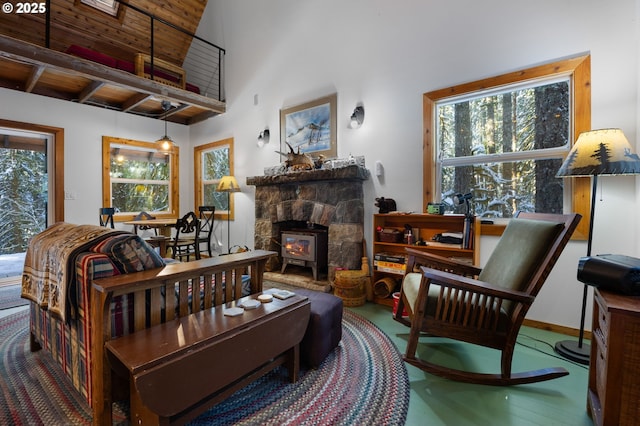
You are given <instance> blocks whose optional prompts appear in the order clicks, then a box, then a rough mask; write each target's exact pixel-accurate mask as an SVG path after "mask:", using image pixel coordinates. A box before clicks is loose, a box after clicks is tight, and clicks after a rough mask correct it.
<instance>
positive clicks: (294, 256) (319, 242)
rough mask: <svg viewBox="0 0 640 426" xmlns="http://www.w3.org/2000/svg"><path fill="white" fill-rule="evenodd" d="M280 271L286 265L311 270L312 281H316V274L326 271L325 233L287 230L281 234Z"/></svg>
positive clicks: (283, 269)
mask: <svg viewBox="0 0 640 426" xmlns="http://www.w3.org/2000/svg"><path fill="white" fill-rule="evenodd" d="M280 236H281V239H280V241H281V242H282V243H281V246H282V250H281V256H282V270H281V271H280V273H281V274H284V271H285V269H287V265H297V266H302V267H305V268H311V270H312V271H313V279H314V280H316V281H318V272H319V271H320V272H322V273H324V272H326V270H327V231H326V230H323V229H305V230H297V229H289V230H286V231H283V232H282V233H281V235H280Z"/></svg>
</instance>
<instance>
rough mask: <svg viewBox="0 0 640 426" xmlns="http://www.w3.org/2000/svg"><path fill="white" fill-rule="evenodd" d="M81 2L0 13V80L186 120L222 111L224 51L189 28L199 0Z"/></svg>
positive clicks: (57, 1) (65, 0)
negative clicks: (111, 7) (102, 5)
mask: <svg viewBox="0 0 640 426" xmlns="http://www.w3.org/2000/svg"><path fill="white" fill-rule="evenodd" d="M85 2H86V0H85V1H83V0H51V1H50V2H48V4H49V6H48V7H49V9H48V10H47V11H46V12H47V13H34V14H18V13H3V14H0V87H3V88H7V89H11V90H18V91H22V92H27V93H33V94H38V95H42V96H48V97H52V98H56V99H62V100H66V101H70V102H76V103H82V104H85V105H91V106H96V107H101V108H106V109H110V110H115V111H121V112H126V113H130V114H136V115H141V116H145V117H150V118H156V119H164V118H165V116H166V119H167V121H171V122H175V123H180V124H186V125H189V124H194V123H198V122H201V121H204V120H206V119H208V118H209V117H212V116H215V115H218V114H222V113H224V112H225V110H226V105H225V97H224V82H223V68H224V55H225V51H224V49H222V48H220V47H218V46H215V45H214V44H212V43H209V42H208V41H206V40H203V39H201V38H200V37H197V36H196V35H195V34H194V33H195V31H196V29H197V27H198V24H199V23H200V18H201V16H202V13H203V12H204V9H205V7H206V1H201V0H183V1H180V2H169V1H166V0H160V1H150V0H144V1H141V0H129V1H127V2H124V1H122V0H115V2H116V3H118V8H117V11H116V13H115V15H113V14H110V13H107V12H104V11H101V10H98V9H96V8H94V7H92V6H90V5H87V4H85ZM162 101H169V102H171V108H170V109H169V110H168V111H167V112H166V113H165V111H164V110H163V108H162Z"/></svg>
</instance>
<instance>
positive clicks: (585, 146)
mask: <svg viewBox="0 0 640 426" xmlns="http://www.w3.org/2000/svg"><path fill="white" fill-rule="evenodd" d="M638 173H640V158H638V155H637V154H636V153H635V151H634V149H633V148H632V147H631V144H630V143H629V141H628V140H627V138H626V137H625V136H624V133H622V130H620V129H601V130H591V131H588V132H584V133H581V134H580V136H579V137H578V140H577V141H576V143H575V144H574V145H573V148H572V149H571V151H570V152H569V155H568V156H567V158H566V160H565V161H564V163H562V166H561V167H560V170H558V173H557V174H556V177H576V176H591V182H592V187H591V220H590V221H589V237H588V240H587V257H589V256H591V241H592V237H593V222H594V213H595V201H596V189H597V186H598V176H599V175H623V174H638ZM587 289H588V287H587V284H585V285H584V289H583V292H582V314H581V317H580V335H579V339H578V341H577V342H576V341H573V340H564V341H560V342H557V343H556V346H555V350H556V352H557V353H558V354H560V355H562V356H564V357H565V358H568V359H570V360H572V361H575V362H578V363H580V364H589V355H590V351H591V349H590V347H589V345H587V344H584V343H583V339H584V320H585V313H586V312H585V311H586V308H587Z"/></svg>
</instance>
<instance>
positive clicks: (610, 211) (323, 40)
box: [0, 0, 640, 328]
mask: <svg viewBox="0 0 640 426" xmlns="http://www.w3.org/2000/svg"><path fill="white" fill-rule="evenodd" d="M639 3H640V0H615V1H613V2H612V1H605V0H583V1H575V0H573V1H571V0H560V1H558V0H540V1H536V2H531V1H530V2H524V1H520V2H515V1H513V0H485V1H482V2H479V1H477V0H457V1H456V2H446V1H439V2H435V1H427V0H397V1H394V2H389V1H382V0H305V1H295V0H270V1H269V2H265V1H260V0H234V1H225V0H209V2H208V6H207V9H206V11H205V16H204V18H203V21H202V23H201V26H200V29H199V30H198V34H199V35H201V36H202V37H204V38H205V39H209V40H211V41H213V42H214V43H216V44H219V45H221V46H223V47H224V48H226V49H227V55H226V69H225V70H226V94H227V113H225V114H224V115H221V116H218V117H215V118H213V119H209V120H207V121H205V122H203V123H199V124H197V125H193V126H191V127H185V126H181V125H176V124H171V123H170V124H169V134H170V135H171V137H172V138H173V139H174V140H175V141H177V143H178V145H180V146H181V153H180V154H181V180H180V197H181V198H180V211H182V212H184V211H187V210H190V209H192V208H193V189H192V179H193V159H192V151H191V148H192V147H193V146H196V145H201V144H203V143H207V142H211V141H215V140H219V139H223V138H227V137H233V138H234V140H235V174H236V176H237V177H238V180H239V182H240V184H241V185H242V190H243V192H242V193H237V194H234V196H235V197H236V219H235V221H233V222H232V224H231V243H232V245H233V244H246V245H248V246H250V247H252V246H253V234H254V233H253V226H254V207H253V195H254V188H253V187H247V186H246V185H245V184H244V182H245V179H246V177H248V176H255V175H261V174H262V173H263V169H264V167H265V166H270V165H275V164H278V163H279V162H280V158H279V155H277V154H276V153H275V152H274V151H275V150H277V149H279V142H278V141H279V110H280V109H281V108H284V107H289V106H293V105H297V104H300V103H303V102H306V101H309V100H313V99H315V98H318V97H321V96H325V95H328V94H331V93H337V94H338V123H337V124H338V154H339V156H343V157H344V156H348V155H349V154H353V155H365V156H366V161H367V166H368V167H369V168H372V167H373V165H374V163H375V161H376V160H380V161H382V162H383V164H384V169H385V175H384V178H383V179H379V178H377V177H375V176H372V178H371V179H370V180H369V181H368V182H367V183H366V187H365V197H366V200H365V208H366V217H367V222H366V224H365V225H366V226H367V228H368V229H369V228H370V226H371V219H370V218H371V215H372V214H373V213H375V212H376V211H377V209H376V208H374V201H373V200H374V198H375V197H378V196H385V197H391V198H394V199H396V201H397V202H398V208H399V209H400V210H406V211H421V210H422V206H421V203H422V192H421V191H422V188H421V175H422V161H421V158H422V94H423V93H424V92H428V91H431V90H435V89H439V88H443V87H448V86H452V85H456V84H459V83H463V82H467V81H472V80H477V79H481V78H484V77H490V76H494V75H498V74H502V73H505V72H509V71H513V70H517V69H521V68H526V67H530V66H533V65H536V64H540V63H545V62H549V61H553V60H557V59H561V58H565V57H568V56H574V55H578V54H583V53H585V52H589V53H590V54H591V56H592V128H602V127H620V128H622V129H623V130H624V131H625V133H626V135H627V137H628V138H629V140H630V141H631V142H632V144H635V145H637V133H638V132H637V128H638V121H639V117H638V110H639V104H640V101H639V100H638V96H637V95H638V82H639V80H640V78H639V76H638V65H639V59H640V46H639V43H638V35H639V34H638V16H639V13H638V4H639ZM255 95H257V97H258V104H257V105H254V97H255ZM359 102H361V103H362V104H363V105H364V107H365V113H366V116H365V121H364V125H363V126H362V128H360V129H358V130H352V129H349V128H348V127H347V125H348V119H349V116H350V115H351V113H352V111H353V109H354V107H355V106H356V104H357V103H359ZM0 117H1V118H4V119H9V120H16V121H25V122H31V123H37V124H43V125H51V126H57V127H63V128H64V129H65V175H66V181H65V189H66V190H67V191H71V192H75V193H76V194H77V199H76V200H68V201H66V202H65V211H66V218H65V219H66V220H67V221H69V222H76V223H95V221H96V220H97V219H96V210H97V208H98V207H100V205H101V185H102V184H101V158H100V156H101V151H100V146H101V137H102V135H110V136H117V137H123V138H131V139H139V140H147V141H153V140H156V139H157V138H158V137H159V136H161V135H162V134H163V131H164V129H163V126H162V123H160V122H159V121H157V120H151V119H145V118H140V117H135V116H131V115H126V114H122V113H117V112H113V111H108V110H104V109H100V108H96V107H89V106H82V105H77V104H73V103H69V102H61V101H56V100H53V99H48V98H43V97H40V96H35V95H30V94H23V93H20V92H14V91H10V90H5V89H0ZM265 126H266V127H269V129H270V130H271V144H270V145H268V146H266V147H265V148H263V149H258V148H257V147H256V139H257V136H258V134H259V133H260V132H261V131H262V130H263V129H264V128H265ZM599 181H600V183H601V185H600V188H602V201H598V202H597V206H596V208H597V210H596V222H595V236H594V244H593V247H594V249H593V252H594V254H596V253H607V252H611V253H621V254H628V255H632V256H639V255H640V244H639V243H638V242H636V241H637V240H638V229H637V215H636V214H635V213H633V212H635V211H637V208H638V198H640V189H639V188H637V186H636V180H635V178H633V177H608V178H601V179H600V180H599ZM599 198H600V191H598V200H599ZM217 232H218V236H219V238H221V239H222V240H223V241H224V242H225V243H226V224H222V225H220V224H219V228H218V230H217ZM369 238H371V237H369ZM224 245H225V246H226V244H224ZM494 245H495V238H492V237H483V239H482V247H481V258H482V261H483V262H484V261H485V260H486V258H487V257H488V255H489V253H490V252H491V249H492V248H493V246H494ZM370 246H371V245H370V244H369V248H370ZM585 253H586V244H584V243H583V242H571V243H570V244H569V246H568V248H567V249H566V250H565V253H564V254H563V256H562V257H561V259H560V261H559V263H558V265H557V266H556V268H555V269H554V271H553V272H552V274H551V277H550V279H549V282H548V283H547V285H546V287H545V288H544V289H543V291H542V293H541V294H540V296H539V297H538V300H537V301H536V303H535V304H534V306H533V308H532V310H531V311H530V315H529V318H531V319H535V320H540V321H545V322H550V323H556V324H561V325H565V326H568V327H576V328H577V327H578V325H579V316H580V304H581V299H582V284H581V283H579V282H578V281H577V280H576V267H577V261H578V258H579V257H580V256H584V255H585ZM588 312H589V318H588V320H587V325H588V326H589V324H590V323H591V320H590V312H591V306H590V305H589V308H588Z"/></svg>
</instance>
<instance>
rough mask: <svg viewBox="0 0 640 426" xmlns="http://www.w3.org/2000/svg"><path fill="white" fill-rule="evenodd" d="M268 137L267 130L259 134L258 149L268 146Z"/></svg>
mask: <svg viewBox="0 0 640 426" xmlns="http://www.w3.org/2000/svg"><path fill="white" fill-rule="evenodd" d="M270 136H271V134H270V133H269V129H264V131H262V132H260V134H259V135H258V148H262V147H263V146H265V145H266V144H268V143H269V137H270Z"/></svg>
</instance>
